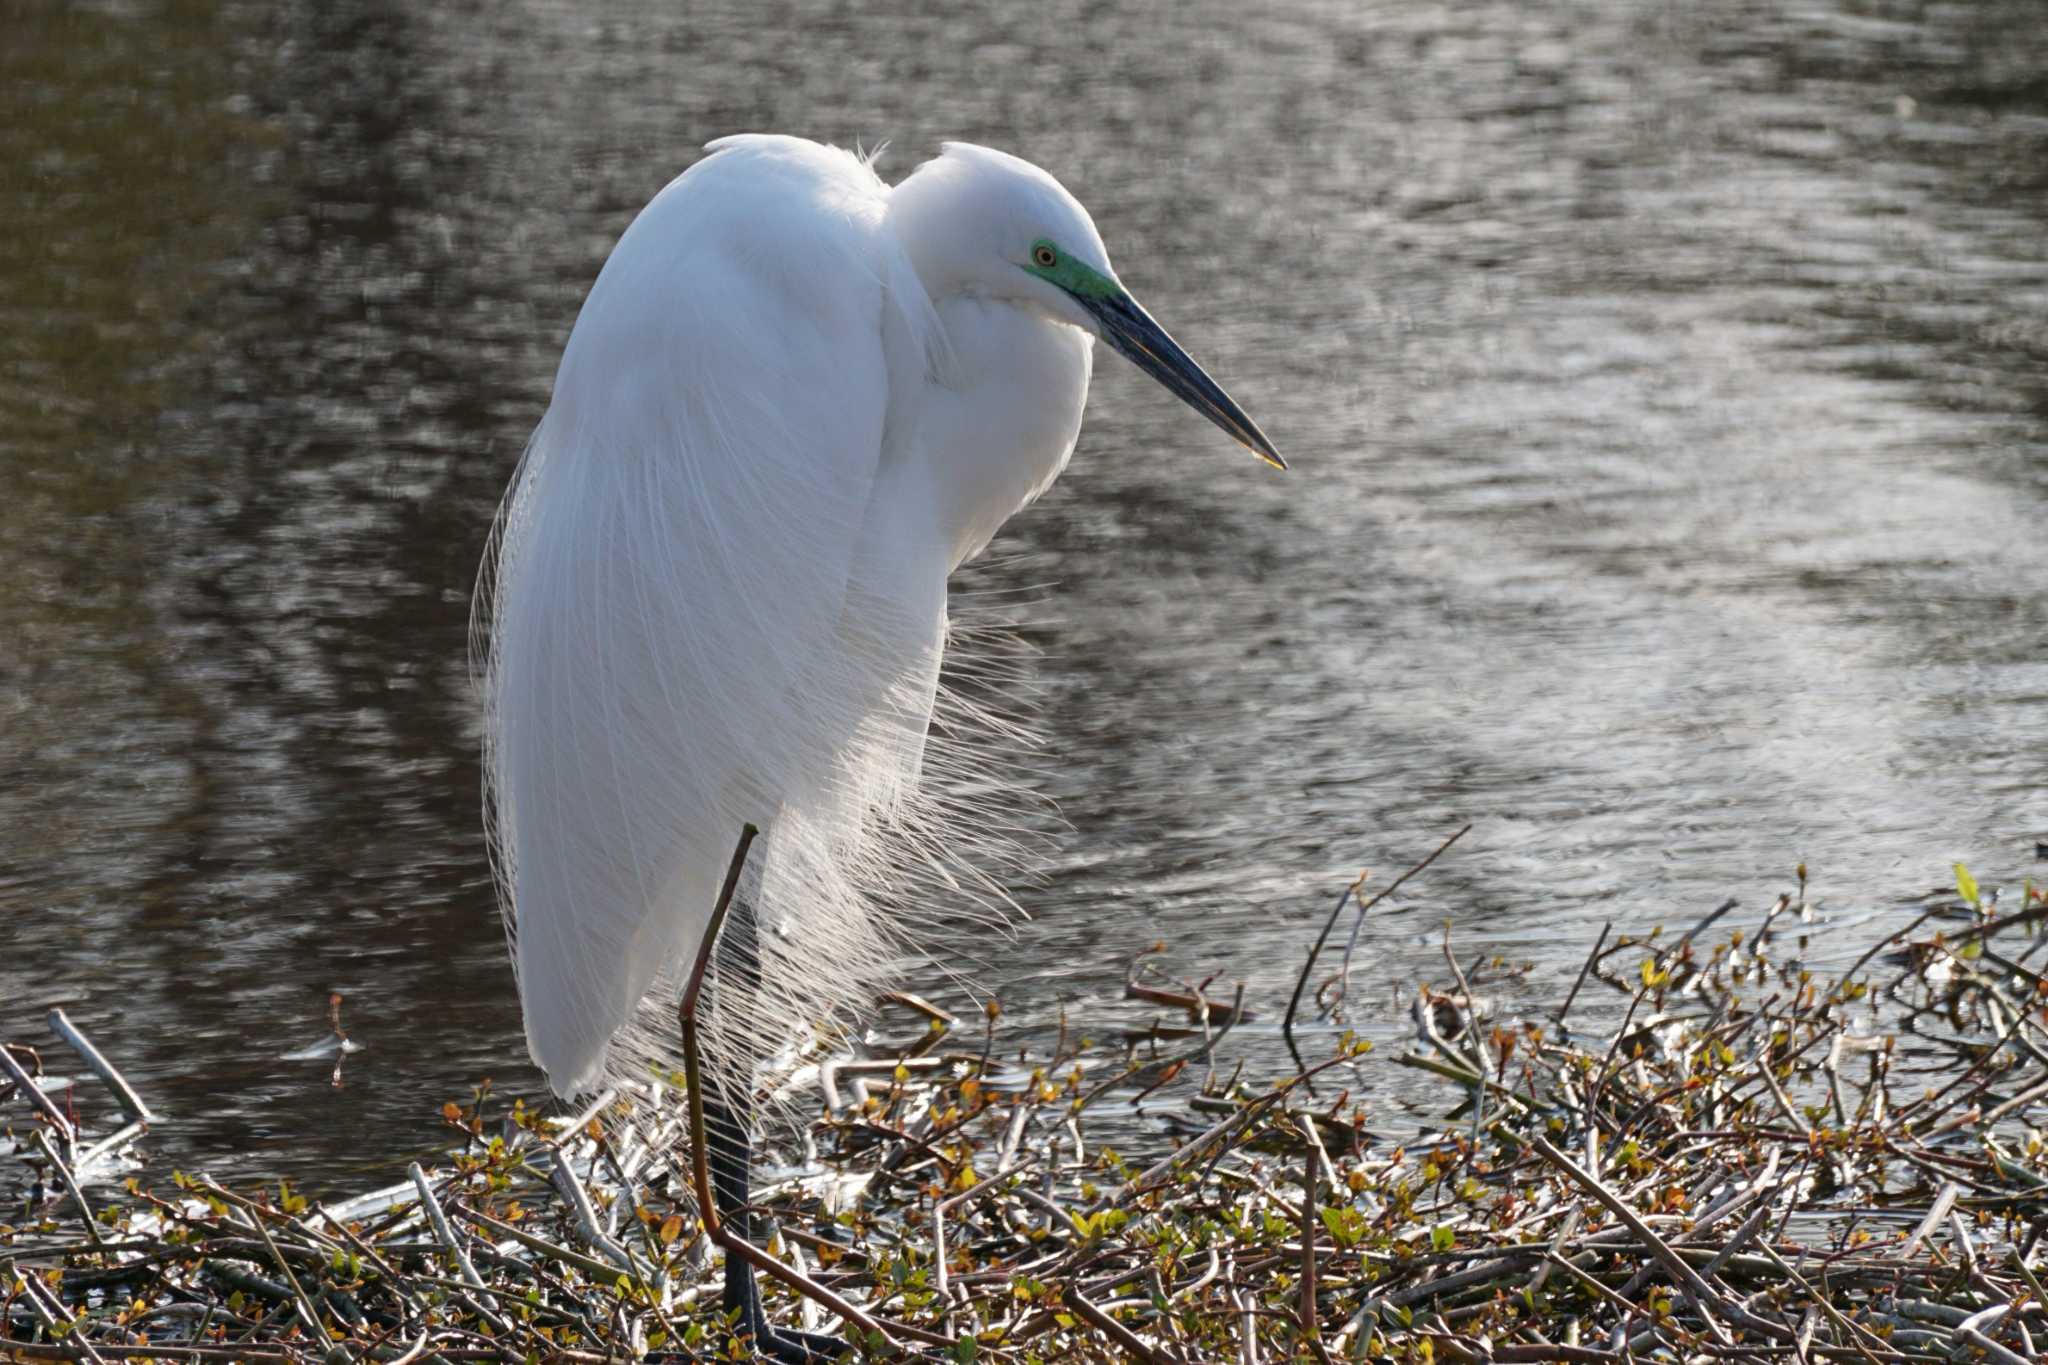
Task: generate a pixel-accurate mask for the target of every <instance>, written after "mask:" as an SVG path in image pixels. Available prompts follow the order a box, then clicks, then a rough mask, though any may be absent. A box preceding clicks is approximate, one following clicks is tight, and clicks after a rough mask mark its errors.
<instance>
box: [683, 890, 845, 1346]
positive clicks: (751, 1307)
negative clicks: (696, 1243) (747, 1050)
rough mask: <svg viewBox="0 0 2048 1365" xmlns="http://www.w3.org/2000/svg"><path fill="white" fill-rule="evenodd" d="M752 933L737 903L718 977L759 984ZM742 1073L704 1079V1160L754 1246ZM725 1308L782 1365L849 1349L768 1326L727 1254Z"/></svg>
mask: <svg viewBox="0 0 2048 1365" xmlns="http://www.w3.org/2000/svg"><path fill="white" fill-rule="evenodd" d="M754 933H755V930H754V907H753V906H752V905H751V904H749V903H748V902H746V901H744V900H739V899H735V900H734V901H733V906H732V913H731V914H730V915H729V916H727V918H726V923H725V934H724V936H723V938H722V939H721V940H720V942H719V945H718V956H717V963H718V972H719V976H720V977H721V978H723V979H724V980H725V981H727V982H731V983H733V984H736V985H739V986H741V987H742V988H751V987H753V986H754V985H756V984H757V983H758V982H759V981H760V979H761V956H760V949H759V947H758V946H757V944H756V942H755V937H754ZM746 1070H747V1068H745V1067H744V1066H742V1067H740V1068H738V1069H736V1070H735V1071H733V1072H722V1073H719V1074H716V1075H712V1076H708V1077H706V1078H705V1086H704V1139H705V1143H704V1145H705V1153H704V1160H705V1164H706V1165H708V1166H709V1167H710V1168H711V1197H712V1199H713V1200H714V1201H715V1202H716V1203H717V1205H718V1215H719V1217H720V1218H723V1219H724V1220H725V1221H726V1224H727V1225H728V1226H729V1227H731V1229H732V1230H733V1231H734V1232H736V1233H738V1234H739V1235H740V1236H741V1237H744V1238H746V1239H747V1240H748V1241H750V1242H751V1241H752V1240H753V1239H754V1224H753V1217H752V1215H751V1214H750V1213H749V1212H748V1209H749V1206H750V1205H751V1204H752V1202H753V1195H752V1192H751V1188H750V1187H751V1184H752V1179H751V1177H752V1167H753V1145H752V1142H751V1140H750V1138H749V1137H748V1134H747V1119H748V1117H749V1116H750V1115H751V1113H752V1110H753V1104H752V1101H751V1100H750V1099H749V1097H748V1094H747V1090H748V1087H749V1083H750V1082H749V1078H748V1076H747V1075H746V1074H745V1072H746ZM725 1308H726V1311H727V1312H728V1313H730V1312H732V1311H733V1310H734V1309H738V1310H739V1322H738V1325H737V1330H738V1331H739V1332H740V1333H741V1334H742V1335H746V1334H751V1335H752V1336H753V1338H754V1349H755V1350H756V1351H758V1352H759V1353H760V1355H761V1356H762V1357H763V1358H764V1359H767V1360H773V1361H780V1362H786V1363H787V1365H828V1362H831V1361H835V1360H838V1359H839V1358H840V1357H841V1356H843V1355H844V1354H845V1352H846V1344H845V1343H844V1342H841V1341H837V1340H834V1339H833V1338H831V1337H824V1336H819V1335H817V1334H816V1333H812V1332H779V1331H776V1330H775V1329H774V1328H772V1327H770V1326H769V1325H768V1320H767V1318H766V1317H764V1316H763V1315H762V1312H761V1290H760V1287H759V1286H758V1285H756V1284H755V1283H754V1267H753V1266H751V1265H749V1264H747V1262H745V1261H743V1260H741V1259H740V1258H739V1257H737V1256H734V1255H731V1254H728V1255H727V1256H726V1258H725Z"/></svg>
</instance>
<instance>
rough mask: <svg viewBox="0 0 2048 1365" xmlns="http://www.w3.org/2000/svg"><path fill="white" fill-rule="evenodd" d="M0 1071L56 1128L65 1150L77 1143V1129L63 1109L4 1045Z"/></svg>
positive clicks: (0, 1056)
mask: <svg viewBox="0 0 2048 1365" xmlns="http://www.w3.org/2000/svg"><path fill="white" fill-rule="evenodd" d="M0 1072H5V1073H6V1075H7V1079H8V1080H10V1081H13V1082H14V1084H15V1085H16V1086H18V1087H19V1088H20V1090H21V1093H22V1094H24V1095H26V1096H28V1102H29V1103H30V1104H32V1105H34V1106H35V1107H36V1109H38V1110H40V1111H41V1113H42V1115H43V1117H44V1118H45V1119H48V1120H49V1123H50V1127H52V1128H54V1129H56V1130H57V1136H58V1137H59V1138H61V1139H62V1140H63V1143H62V1145H63V1148H64V1150H65V1151H67V1152H68V1151H70V1150H71V1149H72V1148H73V1147H75V1146H77V1145H78V1130H77V1129H75V1128H73V1127H72V1126H71V1120H70V1119H67V1118H65V1117H64V1111H63V1110H62V1109H60V1108H59V1107H58V1106H57V1102H56V1101H55V1100H53V1099H51V1098H50V1097H49V1096H48V1095H46V1094H44V1093H43V1088H42V1087H41V1086H39V1085H37V1084H36V1083H35V1080H34V1079H33V1078H32V1077H30V1075H29V1074H28V1072H26V1071H24V1070H22V1067H21V1063H20V1062H17V1061H15V1060H14V1054H13V1053H12V1052H9V1051H8V1050H7V1049H6V1048H4V1047H0Z"/></svg>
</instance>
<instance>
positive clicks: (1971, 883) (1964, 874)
mask: <svg viewBox="0 0 2048 1365" xmlns="http://www.w3.org/2000/svg"><path fill="white" fill-rule="evenodd" d="M1955 866H1956V893H1957V894H1958V895H1960V896H1961V897H1962V898H1963V899H1964V900H1966V901H1968V902H1969V903H1970V904H1971V905H1972V906H1974V907H1975V908H1977V909H1979V910H1982V909H1983V908H1984V905H1983V899H1982V897H1980V896H1979V895H1978V893H1977V879H1976V878H1975V877H1972V876H1971V875H1970V869H1969V868H1967V867H1964V866H1963V865H1962V864H1961V863H1957V864H1956V865H1955Z"/></svg>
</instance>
